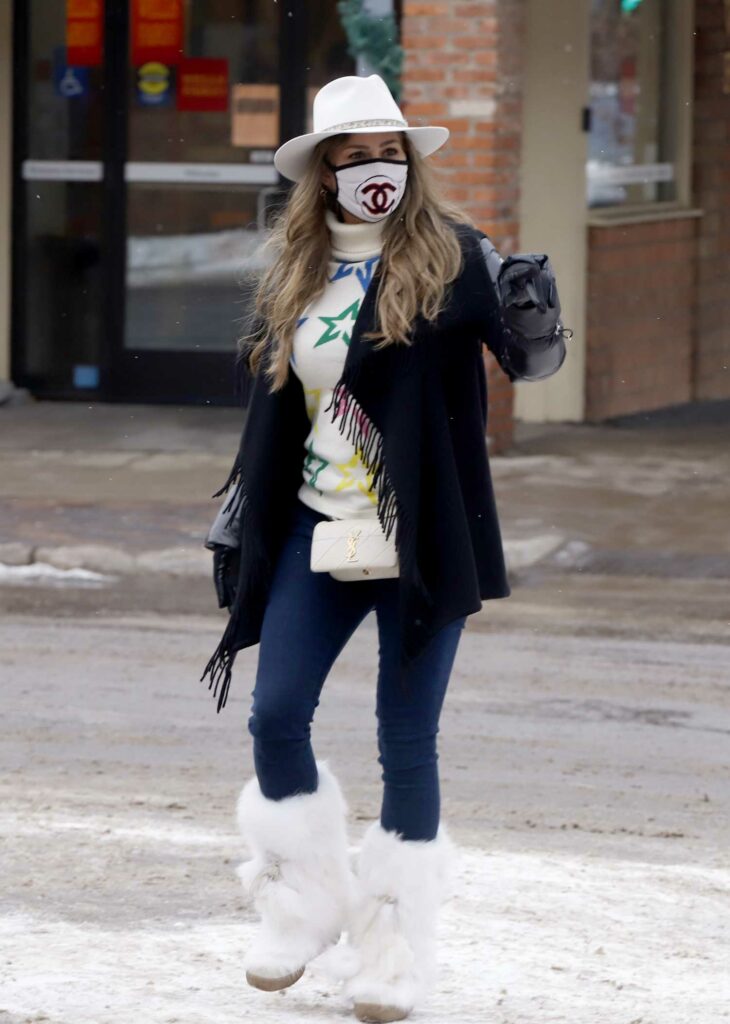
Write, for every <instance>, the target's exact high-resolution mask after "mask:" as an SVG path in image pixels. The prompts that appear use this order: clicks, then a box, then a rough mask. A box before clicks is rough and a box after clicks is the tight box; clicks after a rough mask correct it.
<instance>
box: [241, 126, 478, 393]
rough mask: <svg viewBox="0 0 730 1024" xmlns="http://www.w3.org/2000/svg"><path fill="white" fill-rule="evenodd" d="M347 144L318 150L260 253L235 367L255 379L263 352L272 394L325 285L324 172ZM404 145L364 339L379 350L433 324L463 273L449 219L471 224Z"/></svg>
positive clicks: (328, 142)
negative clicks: (372, 319) (402, 176)
mask: <svg viewBox="0 0 730 1024" xmlns="http://www.w3.org/2000/svg"><path fill="white" fill-rule="evenodd" d="M346 138H347V134H346V133H344V134H341V135H335V136H332V137H331V138H329V139H324V140H322V141H321V142H320V143H318V145H317V146H316V148H315V150H314V152H313V155H312V158H311V160H310V162H309V166H308V168H307V172H306V174H305V176H304V177H303V178H302V180H301V181H300V182H298V183H297V184H296V185H295V186H294V187H293V188H292V190H291V193H290V195H289V198H288V200H287V203H286V205H285V206H284V208H283V210H282V211H281V212H280V214H279V216H278V217H277V219H276V221H275V223H274V226H273V230H272V232H271V235H270V237H269V239H268V240H267V242H266V243H265V246H264V256H265V258H267V269H266V270H265V271H264V273H263V275H262V277H261V279H260V281H259V282H258V285H257V287H256V288H255V292H254V309H253V313H254V318H255V320H257V321H258V329H256V330H254V331H253V332H252V333H249V334H244V335H243V336H242V337H241V338H239V341H238V353H239V359H246V357H247V361H248V366H249V368H250V370H251V372H252V373H253V374H258V372H259V371H260V369H261V365H260V364H261V361H262V359H263V356H264V353H265V352H266V350H267V349H269V355H268V359H267V360H266V361H265V363H264V366H263V369H264V372H265V375H266V377H267V378H268V379H269V381H270V382H271V387H270V390H271V391H277V390H279V389H280V388H282V387H283V386H284V385H285V383H286V381H287V377H288V373H289V359H290V356H291V353H292V346H293V340H294V331H295V330H296V326H297V321H298V319H299V317H300V316H301V314H302V312H303V310H304V309H305V308H306V307H307V306H308V305H309V303H310V302H312V301H313V300H315V299H316V298H318V297H319V296H320V295H321V294H322V292H323V290H324V287H325V285H326V283H327V263H328V260H329V258H330V239H329V230H328V228H327V225H326V222H325V209H326V199H325V198H324V197H323V195H322V193H321V189H322V170H323V168H324V167H325V160H326V158H327V156H328V154H329V153H330V151H331V150H332V148H334V146H335V145H337V144H338V143H340V142H342V141H343V140H345V139H346ZM402 144H403V147H404V150H405V154H406V157H407V159H408V177H407V179H406V188H405V191H404V193H403V197H402V199H401V201H400V203H399V204H398V206H397V208H396V210H395V212H394V214H393V215H391V216H390V217H388V218H387V220H386V223H385V227H384V231H383V249H382V255H381V260H380V270H381V274H380V280H379V283H378V290H377V293H376V309H377V329H376V330H375V331H371V332H367V333H365V334H364V335H363V337H364V338H368V339H370V340H372V341H375V342H377V344H376V345H375V348H382V347H383V346H385V345H391V344H405V345H409V344H411V339H410V338H409V333H410V329H411V325H412V322H413V320H414V319H415V317H416V316H417V315H418V314H421V315H422V316H423V317H424V318H425V319H426V320H429V321H431V320H434V319H435V318H436V317H437V316H438V314H439V313H440V311H441V310H442V309H443V307H444V304H445V302H446V299H447V291H448V286H449V285H450V284H451V282H452V281H454V280H455V279H456V278H457V277H458V275H459V272H460V270H461V266H462V253H461V248H460V245H459V241H458V239H457V237H456V233H455V232H454V230H453V229H452V228H451V227H450V225H449V224H448V223H447V218H451V219H453V220H455V221H458V222H461V223H467V224H471V223H472V221H471V220H470V218H469V217H468V216H467V215H466V214H465V213H464V212H463V211H462V210H461V209H460V208H459V207H458V206H455V205H454V204H452V203H449V202H447V201H446V200H444V199H443V198H442V197H441V195H440V188H439V185H438V182H437V177H436V172H435V171H434V170H433V168H432V167H431V166H429V165H428V164H427V163H426V161H425V160H424V159H423V157H422V156H421V155H420V153H418V151H417V150H416V149H415V148H414V147H413V146H412V145H411V143H410V140H409V139H408V136H407V134H406V133H403V135H402Z"/></svg>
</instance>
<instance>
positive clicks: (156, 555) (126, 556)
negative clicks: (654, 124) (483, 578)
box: [0, 534, 565, 577]
mask: <svg viewBox="0 0 730 1024" xmlns="http://www.w3.org/2000/svg"><path fill="white" fill-rule="evenodd" d="M564 543H565V537H563V536H562V535H560V534H548V535H540V536H536V537H531V538H529V539H527V540H513V541H509V540H508V541H504V542H503V547H504V554H505V560H506V562H507V568H508V571H509V572H510V573H514V572H518V571H520V570H521V569H527V568H529V567H530V566H532V565H535V564H537V562H541V561H543V560H544V559H545V558H547V557H548V556H550V555H552V554H554V552H556V551H557V549H558V548H560V547H561V546H562V545H563V544H564ZM34 563H43V564H44V565H50V566H52V567H53V568H54V569H62V570H70V569H89V570H91V571H92V572H100V573H106V574H109V573H111V574H114V575H122V576H124V575H130V574H132V573H137V572H143V573H167V574H168V575H170V576H188V577H200V576H205V577H209V576H210V575H211V573H212V570H213V561H212V552H210V551H209V550H208V549H207V548H204V547H203V546H202V545H201V546H200V548H199V549H198V548H194V547H187V546H184V545H177V546H175V547H169V548H160V549H158V550H156V551H144V552H140V553H139V554H136V555H135V554H132V553H130V552H129V551H125V550H124V549H123V548H115V547H111V546H109V545H106V544H61V545H57V546H55V547H52V546H49V545H34V544H26V543H23V542H20V541H11V542H8V543H4V544H3V543H0V565H3V564H4V565H6V566H22V565H32V564H34Z"/></svg>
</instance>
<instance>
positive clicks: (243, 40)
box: [115, 0, 280, 403]
mask: <svg viewBox="0 0 730 1024" xmlns="http://www.w3.org/2000/svg"><path fill="white" fill-rule="evenodd" d="M129 15H130V17H129V22H128V31H129V39H128V47H127V67H126V97H125V99H126V110H127V117H126V153H127V159H126V161H125V166H124V186H125V194H126V204H125V206H126V211H125V212H126V217H125V219H126V247H125V259H124V279H125V303H124V311H123V322H124V332H123V339H122V346H121V350H120V351H119V352H118V356H117V359H116V360H115V367H116V373H115V377H116V379H117V388H118V390H119V393H120V394H121V393H128V394H130V395H138V396H139V395H145V396H149V397H152V396H156V397H159V398H168V399H171V400H176V401H188V402H196V401H197V402H201V403H202V402H206V401H208V402H219V401H222V402H226V401H231V398H232V357H233V355H234V353H235V350H236V338H237V333H238V331H239V322H240V318H241V317H242V315H243V313H244V310H243V308H242V301H243V295H244V291H243V289H242V285H241V276H242V274H243V273H244V271H245V268H246V267H247V266H248V267H251V266H253V265H255V263H256V258H257V253H258V252H259V250H260V248H261V244H262V241H263V237H264V234H265V211H266V207H267V203H268V202H269V201H270V198H271V196H272V194H273V193H275V192H276V191H278V188H279V184H278V182H279V179H278V175H277V173H276V170H275V168H274V166H273V162H272V160H273V153H274V150H275V149H276V147H277V145H278V143H279V21H280V14H279V5H277V4H273V3H271V2H270V0H187V2H185V3H183V2H181V0H162V2H161V0H155V2H150V0H147V2H145V0H130V4H129Z"/></svg>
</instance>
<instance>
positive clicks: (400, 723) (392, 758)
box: [248, 500, 466, 839]
mask: <svg viewBox="0 0 730 1024" xmlns="http://www.w3.org/2000/svg"><path fill="white" fill-rule="evenodd" d="M326 518H327V517H326V516H324V515H322V514H321V513H319V512H316V511H314V510H313V509H310V508H309V507H308V506H306V505H305V504H304V503H303V502H301V501H299V500H297V502H296V509H295V512H294V515H293V518H292V522H291V526H290V530H289V534H288V536H287V539H286V540H285V542H284V545H283V547H282V550H281V554H280V556H279V558H278V561H277V564H276V566H275V568H274V574H273V579H272V583H271V588H270V591H269V597H268V602H267V606H266V610H265V613H264V620H263V624H262V629H261V637H260V646H259V659H258V668H257V672H256V682H255V686H254V689H253V691H252V696H253V703H252V706H251V716H250V718H249V721H248V728H249V732H250V733H251V735H252V736H253V738H254V743H253V753H254V764H255V769H256V775H257V778H258V781H259V785H260V787H261V792H262V793H263V794H264V796H266V797H268V798H269V799H272V800H279V799H282V798H283V797H286V796H290V795H292V794H294V793H312V792H314V791H315V790H316V788H317V782H318V777H317V767H316V763H315V758H314V753H313V750H312V744H311V738H310V727H311V723H312V720H313V718H314V712H315V709H316V707H317V705H318V704H319V698H320V693H321V690H322V686H323V684H324V681H325V678H326V677H327V674H328V672H329V670H330V668H331V667H332V664H333V662H334V661H335V659H336V658H337V656H338V655H339V653H340V651H341V650H342V649H343V647H344V646H345V644H346V643H347V641H348V640H349V638H350V637H351V636H352V634H353V633H354V632H355V629H356V628H357V626H358V625H359V624H360V622H362V620H363V619H364V618H365V616H366V615H367V614H368V612H370V611H371V610H372V609H373V608H374V609H375V613H376V618H377V626H378V637H379V667H378V682H377V700H376V715H377V722H378V731H377V737H378V749H379V752H380V753H379V757H378V761H379V763H380V764H381V766H382V769H383V771H382V779H383V782H384V792H383V803H382V808H381V815H380V821H381V824H382V826H383V828H384V829H387V830H390V831H394V832H399V833H400V834H401V835H402V836H403V838H404V839H433V838H434V837H435V836H436V833H437V830H438V824H439V815H440V793H439V779H438V768H437V760H438V754H437V751H436V734H437V733H438V720H439V715H440V713H441V707H442V704H443V700H444V695H445V693H446V687H447V684H448V681H449V675H450V673H451V668H452V665H453V662H454V657H455V655H456V650H457V647H458V643H459V639H460V637H461V633H462V629H463V627H464V623H465V621H466V617H463V618H460V619H456V620H454V621H453V622H450V623H448V624H447V625H446V626H444V627H443V628H442V629H441V630H439V632H438V633H437V634H435V635H434V636H433V637H432V639H431V640H430V642H429V644H428V646H427V647H426V648H425V649H424V651H423V653H422V654H421V656H420V657H419V658H418V659H417V661H416V662H415V663H414V664H413V666H412V667H411V669H410V670H409V672H408V675H407V683H408V686H407V692H406V691H405V689H404V687H403V686H402V685H401V682H400V681H399V678H398V672H397V669H398V662H399V650H400V648H399V626H398V580H397V579H381V580H357V581H348V582H344V581H342V580H336V579H334V577H332V576H330V574H329V573H328V572H312V571H311V569H310V568H309V556H310V548H311V539H312V530H313V529H314V527H315V525H316V523H318V522H319V521H320V520H322V519H326Z"/></svg>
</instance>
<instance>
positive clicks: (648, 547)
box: [0, 400, 730, 579]
mask: <svg viewBox="0 0 730 1024" xmlns="http://www.w3.org/2000/svg"><path fill="white" fill-rule="evenodd" d="M242 420H243V412H242V410H240V409H235V408H212V407H191V406H169V405H168V406H155V405H127V404H124V405H122V404H111V403H83V402H77V403H72V402H52V401H34V400H30V401H27V402H24V403H18V404H13V403H11V404H6V405H4V406H3V405H0V481H2V484H1V486H0V564H3V563H4V565H5V566H8V565H13V566H16V567H20V566H23V565H26V566H28V565H32V564H40V563H44V564H48V565H51V566H55V567H56V568H58V569H70V568H76V569H84V568H85V569H89V570H95V571H98V572H112V573H128V572H133V571H138V570H143V571H163V572H171V573H176V574H182V575H189V574H194V575H200V574H207V573H209V572H210V565H211V559H210V552H208V551H206V550H205V549H204V548H203V546H202V545H203V540H204V537H205V534H206V532H207V529H208V526H209V524H210V522H211V521H212V519H213V517H214V515H215V513H216V510H217V508H218V504H219V503H220V501H221V500H222V499H220V498H216V499H212V498H211V495H212V493H213V492H214V491H215V490H217V489H218V488H219V487H220V486H221V484H222V483H223V481H224V480H225V478H226V476H227V474H228V471H229V469H230V466H231V464H232V462H233V458H234V455H235V452H236V448H237V445H238V439H239V434H240V429H241V424H242ZM729 437H730V402H713V403H703V404H693V405H689V406H684V407H679V408H677V409H673V410H671V411H668V412H661V413H656V414H646V415H644V416H640V417H631V418H626V419H624V420H622V421H615V422H613V423H611V424H610V425H601V426H588V425H582V424H581V425H570V424H551V425H541V426H534V425H528V424H523V425H518V427H517V430H516V438H515V444H514V446H513V448H512V449H511V451H510V452H509V453H507V454H505V455H501V456H492V459H491V464H492V468H493V473H494V480H495V489H496V492H497V502H498V507H499V510H500V517H501V522H502V528H503V536H504V542H505V551H506V554H507V559H508V563H509V566H510V570H511V572H512V573H513V574H515V573H521V572H522V573H524V572H526V571H527V570H529V569H531V568H532V567H534V566H539V565H541V564H542V565H549V566H550V567H551V569H552V570H555V569H564V570H565V571H570V572H574V571H594V572H596V571H599V572H603V573H608V574H611V573H622V572H630V573H631V574H632V575H650V576H657V575H659V576H667V577H674V578H677V577H684V578H693V579H698V578H728V577H730V525H729V522H730V517H729V516H728V507H730V505H729V499H730V451H729V446H728V438H729Z"/></svg>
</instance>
